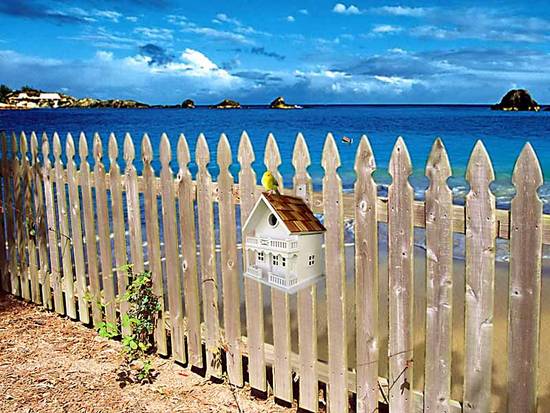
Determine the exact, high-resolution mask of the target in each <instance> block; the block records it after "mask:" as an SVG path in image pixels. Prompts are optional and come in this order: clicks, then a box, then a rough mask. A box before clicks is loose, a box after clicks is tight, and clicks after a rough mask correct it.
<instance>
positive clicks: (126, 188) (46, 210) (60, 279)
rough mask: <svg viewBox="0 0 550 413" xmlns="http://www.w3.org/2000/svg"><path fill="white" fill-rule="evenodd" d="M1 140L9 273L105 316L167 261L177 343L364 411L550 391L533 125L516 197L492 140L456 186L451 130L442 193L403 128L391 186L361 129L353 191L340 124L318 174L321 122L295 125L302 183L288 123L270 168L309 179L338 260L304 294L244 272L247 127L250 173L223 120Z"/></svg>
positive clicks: (547, 229)
mask: <svg viewBox="0 0 550 413" xmlns="http://www.w3.org/2000/svg"><path fill="white" fill-rule="evenodd" d="M62 142H63V144H62ZM0 143H1V159H0V172H1V173H0V189H1V191H0V246H2V248H0V286H1V288H2V289H3V290H4V291H7V292H9V293H11V294H14V295H16V296H19V297H22V298H23V299H25V300H28V301H32V302H34V303H37V304H40V305H43V306H44V307H45V308H47V309H50V310H54V311H56V312H57V313H59V314H63V315H67V316H68V317H70V318H71V319H74V320H80V321H81V322H83V323H85V324H89V323H91V324H93V325H94V326H95V327H98V326H100V325H101V323H102V322H104V321H106V322H111V323H116V324H120V321H121V319H122V318H123V317H124V316H125V314H126V313H127V311H128V306H127V304H126V303H125V302H124V300H123V299H119V298H120V297H123V296H124V293H125V291H126V288H127V286H128V277H127V273H126V272H125V268H126V265H127V264H131V265H132V267H133V272H134V273H136V272H142V271H144V270H146V271H150V272H151V273H152V278H153V284H154V285H153V287H154V292H155V294H156V295H158V296H159V297H162V298H163V299H161V300H160V303H161V305H162V308H161V310H160V312H159V320H158V322H157V325H156V328H155V342H156V348H157V352H158V353H159V354H161V355H167V356H168V355H169V356H171V357H172V358H174V359H175V360H178V361H180V362H182V363H187V364H188V365H189V366H192V367H197V368H204V369H205V371H206V374H207V375H208V376H211V377H217V378H222V377H224V375H225V374H227V378H228V381H229V382H230V383H231V384H232V385H236V386H243V385H244V380H245V377H247V378H248V383H249V384H250V386H251V387H252V388H254V389H255V390H257V391H260V392H268V391H269V389H270V388H271V389H272V391H273V394H274V395H275V396H276V398H277V399H278V400H280V401H286V402H289V403H298V405H299V406H300V407H301V408H302V409H304V410H309V411H313V412H316V411H318V410H319V409H320V407H323V405H325V404H326V405H327V406H328V410H329V411H330V412H337V413H342V412H343V413H345V412H347V411H349V409H350V405H353V409H355V411H357V412H362V413H367V412H368V413H372V412H375V411H377V410H378V408H379V405H378V403H379V402H382V403H386V404H389V409H390V412H392V413H410V412H413V411H414V412H417V411H425V412H433V411H436V412H453V413H455V412H460V411H462V410H466V411H477V412H487V411H490V410H491V409H492V410H493V411H494V410H497V411H504V410H507V411H510V412H520V411H521V412H535V411H536V410H537V408H539V409H541V410H540V411H548V410H549V409H550V405H549V403H550V402H549V400H550V397H548V393H547V392H548V389H549V388H550V382H549V378H548V377H546V375H543V374H540V372H541V368H540V367H539V366H545V365H547V364H548V362H550V350H549V348H550V346H549V345H548V344H549V341H550V333H549V332H548V331H546V330H545V329H544V328H541V311H543V310H544V311H548V310H549V307H550V303H549V302H547V301H550V300H541V294H542V293H544V289H542V282H541V279H542V268H543V264H545V263H546V262H545V261H544V260H543V254H542V251H543V247H544V248H547V246H548V245H550V216H548V215H544V214H543V210H542V203H541V200H540V199H539V197H538V195H537V189H538V188H539V187H540V186H541V184H542V182H543V179H542V174H541V170H540V166H539V163H538V160H537V157H536V155H535V152H534V151H533V149H532V148H531V146H529V145H526V147H525V148H524V150H523V151H522V152H521V154H520V155H519V157H518V160H517V162H516V165H515V169H514V174H513V178H512V181H513V184H514V186H515V189H516V195H515V198H514V199H513V201H512V203H511V207H510V210H499V209H496V206H495V197H494V195H493V194H492V192H491V189H490V184H491V182H492V181H493V179H494V174H493V169H492V165H491V161H490V159H489V157H488V155H487V152H486V150H485V148H484V146H483V144H482V143H481V142H478V144H477V145H476V146H475V148H474V150H473V152H472V155H471V158H470V162H469V164H468V167H467V170H466V179H467V181H468V183H469V185H470V192H469V193H468V195H467V196H466V199H465V205H455V204H453V202H452V193H451V190H450V189H449V187H448V185H447V179H448V178H449V177H450V176H451V167H450V162H449V159H448V157H447V153H446V151H445V148H444V146H443V144H442V142H441V141H440V140H436V141H435V143H434V146H433V149H432V152H431V154H430V155H429V158H428V162H427V165H426V175H427V177H428V179H429V182H430V183H429V187H428V189H427V191H426V192H425V198H424V200H415V198H414V191H413V188H412V187H411V185H410V183H409V176H410V175H411V173H412V165H411V160H410V157H409V154H408V151H407V147H406V145H405V142H404V141H403V140H402V139H398V141H397V143H396V144H395V147H394V149H393V153H392V155H391V160H390V163H389V173H390V175H391V177H392V183H391V185H389V188H388V196H387V197H386V198H382V197H379V196H378V193H377V184H376V181H375V179H374V178H373V176H372V174H373V172H374V171H375V169H376V166H375V161H374V154H373V152H372V150H371V147H370V145H369V142H368V139H367V138H366V137H363V138H362V139H361V141H360V143H359V145H358V149H357V154H356V160H355V172H356V177H357V178H356V181H355V185H354V191H353V192H351V193H348V192H346V193H344V191H343V190H342V182H341V179H340V176H339V172H338V168H339V167H340V158H339V152H338V148H337V145H336V142H335V140H334V138H333V137H332V136H331V135H329V136H328V137H327V139H326V141H325V143H324V148H323V151H322V161H321V164H322V167H323V171H324V172H323V180H322V191H320V192H313V190H312V179H311V177H310V175H309V174H308V167H309V166H310V164H311V161H310V156H309V151H308V148H307V145H306V142H305V139H304V138H303V136H302V135H298V137H297V140H296V143H295V147H294V154H293V157H292V165H293V167H294V170H295V174H294V178H293V180H292V183H290V182H283V179H282V176H281V174H280V173H279V167H280V165H281V163H282V159H281V157H280V154H279V150H278V147H277V143H276V141H275V138H274V137H273V136H272V135H270V136H269V137H268V141H267V146H266V150H265V156H264V158H263V163H264V165H265V168H267V169H268V170H270V171H271V173H272V174H273V176H274V177H275V178H276V179H277V180H278V182H279V188H280V189H281V191H282V192H283V193H288V194H295V195H296V196H300V197H302V198H303V199H304V200H305V201H306V203H307V204H308V205H310V206H311V208H312V209H313V211H314V212H316V213H318V214H320V215H322V220H323V225H324V226H325V228H326V230H327V231H326V233H325V247H324V262H323V263H322V265H323V266H324V269H325V271H324V272H325V274H326V276H325V277H324V279H323V280H322V281H320V282H319V283H317V284H314V285H308V286H307V287H306V288H304V289H301V290H299V291H298V292H297V294H296V295H289V294H286V293H285V292H283V291H281V290H279V289H276V288H272V289H270V291H269V294H265V293H266V292H267V291H266V289H267V288H269V287H268V286H266V285H264V284H262V283H261V282H259V280H255V279H252V278H250V277H246V278H244V281H243V279H242V278H241V275H242V269H243V268H245V267H244V266H243V265H241V263H242V260H243V252H242V251H243V250H242V248H241V246H240V245H239V243H238V240H239V239H241V238H240V232H241V228H240V227H239V225H240V223H244V222H246V219H247V217H248V215H249V213H250V211H251V210H252V208H253V206H254V205H255V202H256V201H257V199H258V197H259V195H260V193H261V191H262V190H261V188H260V187H259V186H258V179H257V176H256V172H255V170H254V169H253V167H252V164H253V163H254V162H255V161H256V156H255V154H254V151H253V148H252V145H251V142H250V139H249V138H248V136H247V135H246V134H243V136H242V138H241V140H240V144H239V148H238V151H237V159H238V164H239V166H240V168H239V172H238V176H233V175H232V172H231V171H232V170H233V168H232V165H233V164H234V162H233V159H234V156H233V154H232V151H231V148H230V145H229V141H228V139H227V138H226V137H225V135H222V136H221V139H220V140H219V142H218V144H217V150H216V159H215V160H211V158H210V149H211V148H209V146H208V144H207V141H206V139H205V137H204V136H203V135H201V136H200V137H199V139H198V141H197V146H196V152H195V155H194V157H193V159H192V157H191V153H190V151H189V148H188V145H187V141H186V139H185V137H183V136H181V137H179V139H178V140H177V144H175V145H174V146H176V145H177V148H174V150H172V144H171V142H170V140H169V139H168V137H167V136H166V135H163V136H162V137H161V140H160V148H159V151H158V156H157V155H155V151H154V150H153V147H152V145H151V142H150V140H149V138H148V136H147V135H145V136H144V138H143V139H142V141H141V151H140V156H139V157H138V158H136V150H135V147H134V141H133V139H132V138H131V137H130V136H129V135H127V136H126V137H125V139H124V143H123V145H119V141H117V139H116V137H115V136H114V135H111V136H110V137H109V140H108V142H104V141H102V139H101V138H100V137H99V135H94V137H93V139H91V140H88V137H86V136H85V135H84V134H82V135H81V136H80V138H79V144H78V155H77V146H76V145H75V142H74V139H73V137H72V136H70V135H69V136H67V137H66V138H65V137H63V140H62V139H61V138H60V137H59V136H58V135H57V134H54V135H53V136H46V135H44V136H43V137H42V139H41V141H40V142H39V139H38V137H37V136H36V135H35V134H34V133H33V134H31V135H30V142H29V140H28V139H27V136H26V135H25V134H21V135H20V136H19V137H17V136H15V135H12V136H11V137H9V138H8V137H6V136H5V135H2V136H1V142H0ZM120 143H121V142H120ZM88 145H90V146H91V150H89V148H88ZM107 158H108V159H107ZM192 160H193V162H194V163H193V164H191V161H192ZM159 161H160V162H159ZM285 161H289V160H285ZM214 162H215V163H217V165H218V166H219V174H218V175H217V177H216V179H215V181H213V179H212V176H211V172H210V171H211V170H210V169H209V164H211V163H214ZM176 163H177V167H176V168H177V171H175V170H173V169H172V168H173V166H175V165H176ZM190 165H192V166H193V168H192V170H193V171H194V167H195V165H196V169H197V171H196V174H194V175H193V174H192V173H191V170H190ZM176 168H174V169H176ZM262 170H263V169H262ZM237 214H240V217H239V218H240V219H237ZM215 226H217V227H216V228H215ZM349 228H353V233H352V235H351V238H352V239H351V240H350V239H349V236H350V235H349V233H348V238H346V243H345V242H344V240H345V238H344V233H345V231H346V230H347V229H349ZM415 230H416V233H417V235H418V234H419V233H421V234H422V236H423V237H424V238H423V239H424V245H423V248H422V249H421V248H417V247H415V242H414V237H415ZM453 237H455V238H456V237H462V239H463V240H464V243H465V260H464V261H458V260H456V259H455V260H454V259H453V257H454V258H458V257H456V256H455V254H453V251H454V238H453ZM497 240H498V245H499V246H502V244H503V243H504V244H505V245H506V246H507V248H509V256H510V262H509V264H508V263H505V264H499V265H498V269H499V271H501V273H500V274H502V266H503V265H504V266H505V271H504V275H503V276H497V271H496V270H497V265H496V262H495V258H496V257H495V250H496V247H497ZM247 244H248V245H256V246H260V245H264V246H268V247H269V248H272V249H279V250H293V249H297V248H298V245H297V243H296V241H294V240H291V239H289V240H271V239H258V238H255V237H248V238H245V246H246V245H247ZM415 260H416V262H417V263H416V265H415ZM461 267H464V271H463V272H462V270H461ZM248 268H249V270H250V269H253V268H255V267H254V266H249V267H248ZM253 271H254V270H253ZM260 277H261V271H260ZM268 277H270V279H271V280H272V281H273V282H274V283H283V282H284V283H288V282H290V283H292V282H294V281H293V280H294V278H293V277H290V278H283V277H280V276H278V275H277V274H274V273H271V274H268ZM495 303H496V304H495ZM502 308H504V311H503V310H502ZM503 312H504V315H502V313H503ZM220 313H222V314H223V317H220ZM499 314H500V315H499ZM241 315H243V316H241ZM542 326H543V327H544V324H542ZM121 328H122V333H123V334H126V333H128V331H126V327H124V326H122V327H121ZM271 333H272V334H271ZM497 340H498V341H497ZM496 348H498V351H493V350H494V349H496ZM222 352H226V353H227V357H223V358H222V357H221V354H222ZM245 358H246V359H247V360H246V361H247V362H246V363H245V362H244V359H245ZM222 360H223V362H222ZM245 366H246V368H247V372H246V374H245V372H244V368H245ZM269 370H270V371H271V374H268V371H269ZM268 378H269V381H268ZM296 382H297V386H296V387H297V388H296V387H295V385H294V384H295V383H296ZM296 400H298V401H297V402H296Z"/></svg>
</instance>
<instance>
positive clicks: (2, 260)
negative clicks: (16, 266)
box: [0, 132, 11, 293]
mask: <svg viewBox="0 0 550 413" xmlns="http://www.w3.org/2000/svg"><path fill="white" fill-rule="evenodd" d="M0 139H1V145H0V147H1V151H2V159H1V160H0V178H1V180H2V181H1V182H0V271H1V272H2V274H1V277H2V284H1V285H2V290H3V291H5V292H7V293H9V292H10V290H11V287H10V275H9V260H8V255H9V252H8V251H7V250H6V242H7V240H6V224H7V213H8V209H7V192H6V187H7V180H8V179H9V175H8V174H6V157H7V156H8V153H7V148H6V146H5V145H4V142H5V139H6V134H5V132H1V133H0ZM7 254H8V255H7Z"/></svg>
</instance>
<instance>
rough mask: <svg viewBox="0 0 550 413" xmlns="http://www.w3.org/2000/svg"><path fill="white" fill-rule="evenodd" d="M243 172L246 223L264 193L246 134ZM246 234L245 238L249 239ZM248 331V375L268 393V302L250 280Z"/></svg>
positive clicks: (242, 146) (254, 385)
mask: <svg viewBox="0 0 550 413" xmlns="http://www.w3.org/2000/svg"><path fill="white" fill-rule="evenodd" d="M237 158H238V160H239V164H240V165H241V169H240V171H239V185H240V203H241V224H242V223H244V222H246V219H247V218H248V215H249V214H250V212H251V211H252V208H253V207H254V204H255V203H256V200H257V199H258V197H259V194H260V191H259V190H258V189H257V186H256V173H255V172H254V169H253V168H252V165H251V164H252V162H254V159H255V157H254V149H253V148H252V143H251V142H250V138H249V137H248V134H247V133H246V132H243V134H242V136H241V140H240V143H239V150H238V154H237ZM246 235H247V234H246V233H244V232H243V233H242V239H243V240H244V239H246ZM247 262H248V257H247V256H246V254H243V268H246V266H247ZM244 295H245V305H246V307H245V309H246V310H245V311H246V331H247V336H248V352H249V354H248V374H249V382H250V387H252V388H254V389H256V390H259V391H262V392H266V391H267V387H266V369H265V356H264V343H265V331H264V302H263V292H262V284H261V283H259V282H258V281H256V280H252V279H250V278H248V277H245V279H244Z"/></svg>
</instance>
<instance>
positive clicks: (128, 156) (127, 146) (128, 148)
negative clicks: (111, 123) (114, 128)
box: [124, 133, 136, 164]
mask: <svg viewBox="0 0 550 413" xmlns="http://www.w3.org/2000/svg"><path fill="white" fill-rule="evenodd" d="M135 157H136V149H135V148H134V141H133V140H132V136H130V134H129V133H126V134H125V135H124V160H125V161H126V164H130V163H132V161H133V160H134V158H135Z"/></svg>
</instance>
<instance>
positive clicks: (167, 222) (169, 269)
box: [144, 134, 187, 363]
mask: <svg viewBox="0 0 550 413" xmlns="http://www.w3.org/2000/svg"><path fill="white" fill-rule="evenodd" d="M145 139H147V140H148V139H149V137H148V136H147V135H145V137H144V140H145ZM171 160H172V149H171V148H170V142H169V141H168V136H166V134H162V137H161V138H160V161H161V163H162V168H161V173H160V179H161V193H162V227H163V232H164V254H165V257H166V279H167V288H168V305H169V307H170V331H171V334H170V340H171V341H170V342H171V344H172V353H173V354H174V358H175V359H176V360H178V361H180V362H182V363H186V362H187V357H186V354H185V339H184V336H185V329H184V326H183V317H184V314H183V302H182V294H181V266H180V260H179V251H178V227H177V226H176V200H175V195H174V176H173V174H172V169H171V168H170V161H171ZM161 275H162V274H161Z"/></svg>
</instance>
